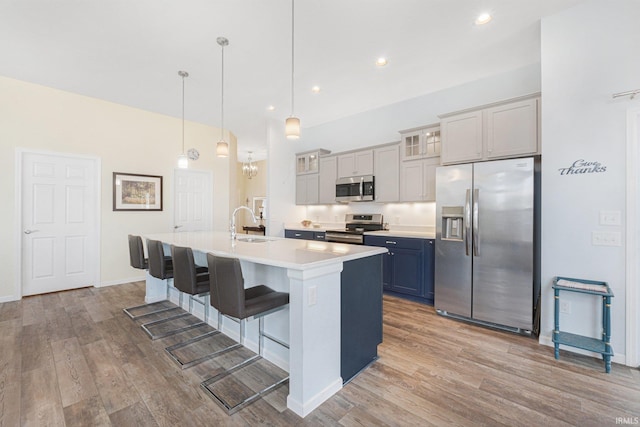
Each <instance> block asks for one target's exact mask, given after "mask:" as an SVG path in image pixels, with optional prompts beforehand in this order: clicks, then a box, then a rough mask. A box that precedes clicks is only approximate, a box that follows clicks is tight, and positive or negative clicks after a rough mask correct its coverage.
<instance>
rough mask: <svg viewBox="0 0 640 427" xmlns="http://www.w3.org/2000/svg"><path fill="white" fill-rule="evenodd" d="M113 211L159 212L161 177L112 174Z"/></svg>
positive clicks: (160, 204)
mask: <svg viewBox="0 0 640 427" xmlns="http://www.w3.org/2000/svg"><path fill="white" fill-rule="evenodd" d="M113 210H114V211H161V210H162V176H158V175H141V174H135V173H124V172H114V173H113Z"/></svg>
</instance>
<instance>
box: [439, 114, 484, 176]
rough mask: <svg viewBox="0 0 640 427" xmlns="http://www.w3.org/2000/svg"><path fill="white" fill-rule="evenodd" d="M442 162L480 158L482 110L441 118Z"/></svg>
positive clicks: (470, 160) (471, 160) (468, 160)
mask: <svg viewBox="0 0 640 427" xmlns="http://www.w3.org/2000/svg"><path fill="white" fill-rule="evenodd" d="M440 130H441V132H442V152H441V154H440V157H441V159H442V163H443V164H446V163H457V162H473V161H476V160H482V111H474V112H471V113H464V114H458V115H455V116H451V117H447V118H444V119H442V121H441V122H440Z"/></svg>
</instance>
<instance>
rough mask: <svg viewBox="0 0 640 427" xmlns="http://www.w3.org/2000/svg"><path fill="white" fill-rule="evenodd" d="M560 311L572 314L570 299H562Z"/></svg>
mask: <svg viewBox="0 0 640 427" xmlns="http://www.w3.org/2000/svg"><path fill="white" fill-rule="evenodd" d="M560 313H565V314H571V303H570V302H569V301H560Z"/></svg>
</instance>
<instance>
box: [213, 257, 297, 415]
mask: <svg viewBox="0 0 640 427" xmlns="http://www.w3.org/2000/svg"><path fill="white" fill-rule="evenodd" d="M207 264H208V265H209V276H210V279H209V282H210V283H211V292H210V295H209V298H210V301H211V305H212V306H213V307H214V308H215V309H216V310H218V313H219V314H221V315H224V316H225V317H229V318H231V319H232V320H235V321H237V322H239V323H240V344H242V345H244V335H245V333H244V330H245V321H246V320H248V319H255V318H258V320H259V345H258V354H257V355H255V356H253V357H250V358H248V359H246V360H244V361H243V362H241V363H239V364H237V365H236V366H234V367H232V368H230V369H228V370H226V371H224V372H222V373H220V374H218V375H216V376H214V377H212V378H209V379H207V380H205V381H203V382H202V383H201V384H200V385H201V387H202V388H203V389H204V390H205V391H206V392H207V393H208V394H209V395H210V396H212V397H213V398H214V399H215V400H216V401H217V402H218V403H219V404H220V405H221V406H223V407H224V408H225V409H226V410H227V412H228V413H229V414H232V413H234V412H236V411H238V410H239V409H241V408H242V407H244V406H246V405H248V404H249V403H251V402H253V401H254V400H256V399H257V398H259V397H260V396H261V395H263V394H265V393H267V392H268V391H270V390H273V389H274V388H275V387H277V386H279V385H280V384H284V383H285V382H287V381H288V380H289V377H286V378H284V379H282V380H280V381H277V382H276V383H274V384H271V385H270V386H268V387H266V388H264V389H263V390H261V391H259V392H257V393H255V394H254V395H252V396H250V397H249V398H247V399H245V400H244V401H243V402H241V403H239V404H236V405H234V406H230V405H229V404H228V403H227V402H226V401H225V400H224V399H223V398H221V397H220V396H218V395H216V393H215V392H213V391H212V390H210V389H209V386H211V385H212V384H214V383H216V382H217V381H219V380H221V379H222V378H224V377H225V376H227V375H229V374H231V373H233V372H234V371H237V370H239V369H241V368H243V367H245V366H247V365H249V364H251V363H253V362H255V361H257V360H259V359H261V358H262V352H263V344H264V338H268V339H269V340H271V341H274V342H276V343H278V344H280V345H282V346H284V347H286V348H289V346H288V345H287V344H286V343H284V342H282V341H281V340H279V339H277V338H275V337H273V336H271V335H268V334H265V333H264V317H265V316H266V315H268V314H271V313H274V312H276V311H278V310H280V309H283V308H284V307H285V306H286V305H287V304H289V294H288V293H287V292H276V291H274V290H273V289H271V288H269V287H267V286H265V285H257V286H254V287H251V288H246V289H245V287H244V277H243V276H242V268H241V265H240V260H238V259H237V258H228V257H221V256H215V255H213V254H210V253H209V254H207ZM218 328H220V326H218Z"/></svg>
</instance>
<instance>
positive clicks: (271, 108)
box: [267, 105, 276, 111]
mask: <svg viewBox="0 0 640 427" xmlns="http://www.w3.org/2000/svg"><path fill="white" fill-rule="evenodd" d="M275 109H276V107H274V106H273V105H269V106H268V107H267V110H269V111H273V110H275Z"/></svg>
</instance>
